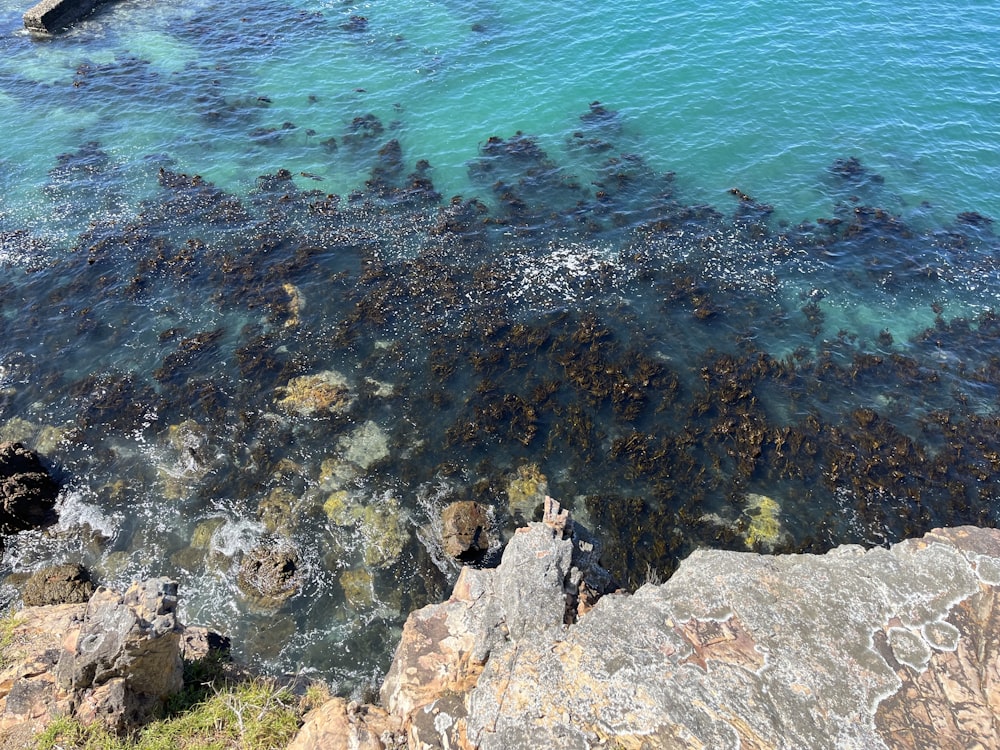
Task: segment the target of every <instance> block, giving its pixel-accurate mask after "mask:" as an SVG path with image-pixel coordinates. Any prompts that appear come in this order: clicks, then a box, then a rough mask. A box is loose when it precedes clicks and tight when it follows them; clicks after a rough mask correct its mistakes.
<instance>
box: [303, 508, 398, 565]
mask: <svg viewBox="0 0 1000 750" xmlns="http://www.w3.org/2000/svg"><path fill="white" fill-rule="evenodd" d="M323 511H324V512H325V513H326V516H327V518H328V519H329V521H330V523H332V524H333V525H334V526H337V527H346V528H350V529H352V530H353V531H354V532H356V533H357V534H358V535H359V536H360V537H361V544H362V557H363V560H364V563H365V565H367V566H369V567H372V568H380V567H385V566H387V565H390V564H392V563H393V562H395V561H396V559H397V558H398V557H399V556H400V554H402V552H403V548H404V547H405V546H406V544H407V542H408V541H409V539H410V535H409V532H408V531H407V528H406V523H405V520H404V517H403V515H402V510H401V508H400V507H399V501H398V500H397V499H396V498H394V497H392V496H391V495H385V496H382V497H360V496H357V495H355V494H353V493H350V492H348V491H346V490H338V491H337V492H334V493H332V494H331V495H330V496H329V497H328V498H327V500H326V502H325V503H324V504H323Z"/></svg>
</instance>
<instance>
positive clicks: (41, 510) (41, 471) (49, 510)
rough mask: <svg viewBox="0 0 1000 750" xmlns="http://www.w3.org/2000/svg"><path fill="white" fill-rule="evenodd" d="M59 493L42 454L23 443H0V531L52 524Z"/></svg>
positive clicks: (15, 531)
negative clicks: (39, 458) (43, 462)
mask: <svg viewBox="0 0 1000 750" xmlns="http://www.w3.org/2000/svg"><path fill="white" fill-rule="evenodd" d="M58 494H59V485H58V484H56V482H55V480H53V479H52V477H50V476H49V473H48V472H47V471H46V470H45V467H44V466H42V464H41V462H40V461H39V460H38V454H36V453H35V452H34V451H32V450H29V449H28V448H25V447H24V446H23V445H21V444H20V443H2V444H0V534H14V533H17V532H18V531H25V530H27V529H37V528H41V527H43V526H47V525H49V524H51V523H52V522H53V521H55V518H56V517H55V503H56V496H57V495H58Z"/></svg>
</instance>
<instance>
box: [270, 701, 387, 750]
mask: <svg viewBox="0 0 1000 750" xmlns="http://www.w3.org/2000/svg"><path fill="white" fill-rule="evenodd" d="M400 729H401V722H400V721H399V719H397V718H395V717H393V716H390V715H389V714H387V713H386V712H385V711H384V710H382V709H381V708H377V707H376V706H369V705H362V706H359V705H358V704H357V703H348V702H347V701H345V700H344V699H343V698H334V699H332V700H330V701H327V702H326V703H324V704H323V705H322V706H320V707H319V708H317V709H315V710H313V711H311V712H310V713H309V714H308V715H307V716H306V723H305V725H304V726H303V727H302V729H301V730H299V733H298V735H296V737H295V739H294V740H293V741H292V744H291V745H289V746H288V750H392V749H393V748H397V747H404V748H405V747H406V745H405V741H404V740H403V738H402V734H401V731H400Z"/></svg>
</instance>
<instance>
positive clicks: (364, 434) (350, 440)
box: [338, 420, 389, 471]
mask: <svg viewBox="0 0 1000 750" xmlns="http://www.w3.org/2000/svg"><path fill="white" fill-rule="evenodd" d="M338 445H339V446H340V449H341V450H343V451H344V458H346V459H347V460H348V461H350V462H351V463H353V464H357V465H358V466H360V467H361V468H362V469H364V470H365V471H367V470H368V468H369V467H370V466H371V465H372V464H374V463H377V462H378V461H381V460H382V459H383V458H387V457H388V456H389V438H388V436H387V435H386V434H385V431H384V430H383V429H382V428H381V427H379V426H378V425H377V424H375V423H374V422H372V421H371V420H368V421H367V422H365V423H364V424H363V425H361V426H360V427H358V428H357V429H356V430H354V431H352V432H351V433H350V434H349V435H344V436H343V437H341V438H340V440H339V441H338Z"/></svg>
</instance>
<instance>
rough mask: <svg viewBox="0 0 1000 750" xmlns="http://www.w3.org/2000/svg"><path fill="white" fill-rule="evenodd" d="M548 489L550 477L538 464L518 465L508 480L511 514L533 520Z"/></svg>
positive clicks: (508, 500)
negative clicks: (546, 475) (548, 477)
mask: <svg viewBox="0 0 1000 750" xmlns="http://www.w3.org/2000/svg"><path fill="white" fill-rule="evenodd" d="M548 491H549V482H548V479H547V478H546V477H545V475H544V474H543V473H542V470H541V469H540V468H539V467H538V464H525V465H523V466H518V467H517V470H516V471H515V472H514V473H512V474H511V475H510V476H509V477H508V480H507V503H508V505H509V509H510V513H511V515H513V516H515V517H517V516H520V518H521V519H522V520H524V521H530V520H532V519H533V518H534V517H535V511H536V510H537V509H538V508H539V507H541V505H542V503H543V502H544V501H545V496H546V495H547V494H548Z"/></svg>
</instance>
